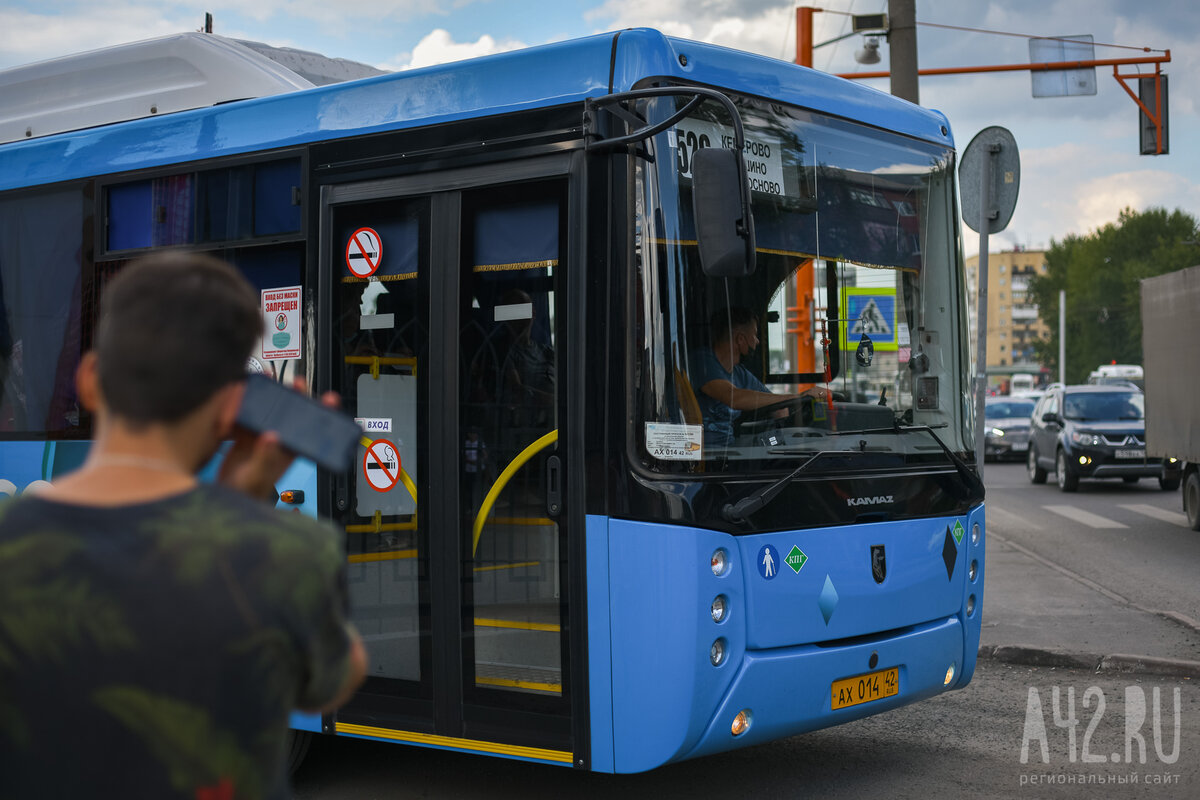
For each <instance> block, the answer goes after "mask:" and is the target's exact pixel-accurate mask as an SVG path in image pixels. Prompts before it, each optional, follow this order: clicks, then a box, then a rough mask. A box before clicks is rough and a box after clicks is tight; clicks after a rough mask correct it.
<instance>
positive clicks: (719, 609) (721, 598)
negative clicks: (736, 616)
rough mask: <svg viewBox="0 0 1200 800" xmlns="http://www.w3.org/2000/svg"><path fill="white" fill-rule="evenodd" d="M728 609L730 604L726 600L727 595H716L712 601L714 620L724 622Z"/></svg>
mask: <svg viewBox="0 0 1200 800" xmlns="http://www.w3.org/2000/svg"><path fill="white" fill-rule="evenodd" d="M727 609H728V606H727V604H726V602H725V595H723V594H719V595H717V596H716V597H714V598H713V601H712V621H713V622H724V621H725V612H726V611H727Z"/></svg>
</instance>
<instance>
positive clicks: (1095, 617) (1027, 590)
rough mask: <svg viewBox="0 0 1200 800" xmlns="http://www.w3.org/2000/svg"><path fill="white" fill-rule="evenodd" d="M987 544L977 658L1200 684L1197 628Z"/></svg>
mask: <svg viewBox="0 0 1200 800" xmlns="http://www.w3.org/2000/svg"><path fill="white" fill-rule="evenodd" d="M988 537H989V538H988V545H987V564H986V567H985V575H984V580H985V586H984V594H983V632H982V635H981V637H980V645H979V656H980V658H995V659H997V660H1001V661H1010V662H1014V663H1023V664H1037V665H1045V666H1064V667H1076V668H1084V669H1095V670H1101V669H1104V670H1115V671H1127V672H1146V673H1155V674H1160V675H1176V676H1181V677H1184V676H1186V677H1192V678H1200V622H1197V621H1195V620H1190V619H1187V618H1184V617H1178V616H1173V615H1165V614H1160V613H1157V612H1155V611H1154V610H1153V609H1143V608H1139V607H1136V606H1134V605H1131V604H1130V603H1129V602H1128V601H1126V600H1125V599H1124V598H1121V597H1119V596H1117V595H1115V594H1113V593H1112V592H1109V591H1108V590H1106V589H1104V588H1103V587H1101V586H1098V585H1096V584H1094V583H1092V582H1090V581H1088V580H1087V579H1086V578H1083V577H1081V576H1078V575H1074V574H1071V573H1069V572H1068V571H1066V570H1063V569H1061V568H1059V567H1057V566H1055V565H1052V564H1050V563H1048V562H1046V561H1044V560H1042V559H1041V558H1039V557H1038V556H1037V555H1036V554H1034V553H1032V552H1030V551H1029V550H1027V549H1025V548H1024V547H1021V546H1020V545H1018V544H1016V543H1015V542H1011V541H1009V540H1008V539H1006V538H1004V537H1003V535H1001V534H993V533H991V532H989V534H988Z"/></svg>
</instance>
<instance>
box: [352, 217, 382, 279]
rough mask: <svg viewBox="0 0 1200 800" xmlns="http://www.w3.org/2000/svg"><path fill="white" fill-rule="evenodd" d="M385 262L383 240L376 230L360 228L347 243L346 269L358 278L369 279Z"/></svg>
mask: <svg viewBox="0 0 1200 800" xmlns="http://www.w3.org/2000/svg"><path fill="white" fill-rule="evenodd" d="M382 261H383V240H382V239H380V238H379V234H378V233H377V232H376V231H375V229H374V228H359V229H358V230H356V231H355V232H354V233H352V234H350V239H349V241H347V242H346V267H347V269H349V270H350V272H351V274H353V275H354V276H355V277H358V278H369V277H370V276H372V275H374V274H375V270H377V269H379V264H380V262H382Z"/></svg>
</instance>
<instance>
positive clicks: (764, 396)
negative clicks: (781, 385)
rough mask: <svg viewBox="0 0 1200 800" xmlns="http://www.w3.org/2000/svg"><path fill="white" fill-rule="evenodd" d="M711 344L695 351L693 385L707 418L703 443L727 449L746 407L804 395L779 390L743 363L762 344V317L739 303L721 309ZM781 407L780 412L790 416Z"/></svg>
mask: <svg viewBox="0 0 1200 800" xmlns="http://www.w3.org/2000/svg"><path fill="white" fill-rule="evenodd" d="M709 331H710V332H711V335H712V347H711V348H707V347H705V348H700V349H699V350H697V351H696V352H695V355H694V357H693V359H692V364H691V378H692V384H693V386H694V387H695V388H696V390H697V391H696V400H697V401H698V402H699V405H700V412H701V414H702V415H703V418H704V446H705V447H714V446H715V447H724V446H727V445H729V444H730V443H731V442H732V441H733V425H734V422H736V421H737V419H738V417H740V416H741V415H742V412H743V411H753V410H755V409H758V408H762V407H763V406H769V405H773V404H775V403H779V402H782V401H785V400H789V399H795V398H798V397H799V395H786V394H783V395H781V394H774V393H773V392H771V390H770V389H768V388H767V387H766V386H764V385H763V383H762V381H760V380H759V379H758V378H756V377H755V376H754V374H753V373H752V372H750V370H748V369H746V368H745V367H744V366H742V364H741V360H742V359H743V358H745V357H746V356H747V355H749V354H750V353H751V352H753V351H754V349H755V348H756V347H758V317H756V316H755V315H754V313H753V312H752V311H750V310H749V309H747V308H742V307H740V306H732V307H730V308H728V309H720V310H719V311H717V313H716V314H714V315H713V317H712V320H711V322H710V324H709ZM787 413H788V411H787V409H786V408H781V409H779V410H778V411H777V412H775V415H776V416H779V417H785V416H787Z"/></svg>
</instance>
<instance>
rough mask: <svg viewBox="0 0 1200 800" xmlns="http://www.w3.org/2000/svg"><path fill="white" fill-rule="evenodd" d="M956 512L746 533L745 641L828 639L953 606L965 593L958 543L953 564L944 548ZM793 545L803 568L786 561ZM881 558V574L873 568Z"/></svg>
mask: <svg viewBox="0 0 1200 800" xmlns="http://www.w3.org/2000/svg"><path fill="white" fill-rule="evenodd" d="M956 522H958V520H956V519H953V518H951V519H944V518H943V519H922V520H905V521H901V522H880V523H873V524H870V525H859V526H847V527H842V528H819V529H813V530H803V531H793V532H783V533H764V534H758V535H755V536H742V537H740V538H739V539H738V545H739V547H740V549H741V554H742V561H743V563H744V564H746V565H748V567H749V568H748V569H747V570H746V572H745V576H746V582H747V584H748V586H749V591H748V592H747V599H746V609H745V613H746V616H747V619H748V623H747V637H748V638H747V642H746V646H747V647H748V648H750V649H751V650H764V649H768V648H773V647H791V646H793V645H798V644H804V643H810V642H826V641H830V640H835V639H845V638H848V637H851V636H862V635H864V634H873V633H876V632H879V631H888V630H893V629H896V628H903V627H905V626H908V625H911V624H913V623H914V622H928V621H930V620H936V619H942V618H945V617H949V616H952V615H954V614H955V613H956V612H957V611H958V609H959V607H960V605H961V604H962V601H963V597H962V586H963V579H964V578H963V575H964V567H963V566H962V563H961V562H962V557H961V553H960V554H958V555H957V556H956V557H955V563H954V564H953V568H952V569H953V571H949V570H948V569H947V566H946V559H945V557H944V554H943V551H944V549H945V547H946V539H947V536H950V537H951V541H953V534H952V533H948V531H950V530H951V529H952V528H953V526H954V525H955V523H956ZM959 524H960V529H962V528H961V523H959ZM962 530H965V529H962ZM964 538H965V537H964ZM879 547H882V550H876V552H877V553H878V555H874V554H873V552H872V550H873V548H879ZM955 547H956V549H958V550H961V545H959V544H955ZM789 555H790V556H791V563H793V564H795V565H797V566H798V567H799V570H798V571H797V569H796V568H795V567H794V566H789V564H788V563H786V560H787V559H788V558H789ZM876 559H877V560H878V561H879V565H878V566H879V568H880V569H882V570H883V573H884V577H883V580H882V582H879V581H877V580H876V578H875V575H874V572H873V568H872V567H873V563H872V562H873V560H876ZM948 572H949V575H948V574H947V573H948Z"/></svg>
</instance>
